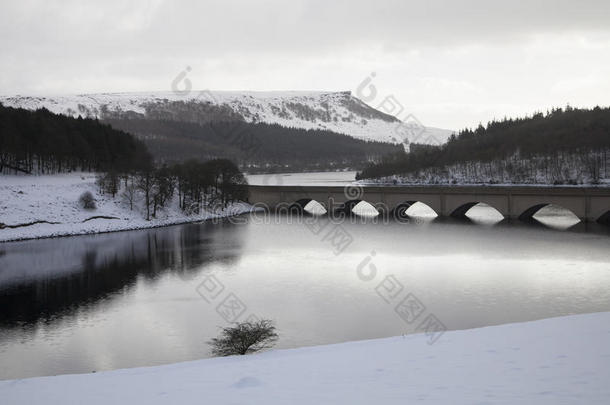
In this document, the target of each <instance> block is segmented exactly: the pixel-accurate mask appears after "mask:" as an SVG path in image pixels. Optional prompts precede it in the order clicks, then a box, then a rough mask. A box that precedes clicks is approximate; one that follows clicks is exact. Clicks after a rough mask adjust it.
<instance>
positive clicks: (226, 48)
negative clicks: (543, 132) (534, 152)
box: [0, 0, 610, 129]
mask: <svg viewBox="0 0 610 405" xmlns="http://www.w3.org/2000/svg"><path fill="white" fill-rule="evenodd" d="M86 3H87V4H86ZM186 66H190V67H191V68H192V70H191V72H190V73H189V78H190V79H191V81H192V83H193V87H194V88H198V89H206V88H207V89H212V90H327V91H335V90H352V91H355V90H356V89H357V87H358V85H359V84H360V83H361V82H362V81H363V80H364V79H365V78H367V77H368V76H369V75H370V74H371V72H375V74H376V76H375V78H374V79H373V81H372V85H373V86H374V87H375V88H376V89H377V97H376V98H374V99H372V100H371V101H369V103H370V104H371V105H373V106H377V105H378V104H379V103H380V102H381V101H382V100H383V98H384V97H386V96H389V95H394V96H395V97H396V100H398V101H399V102H400V103H402V104H404V106H405V108H406V111H409V112H411V113H412V114H414V115H415V116H416V117H417V118H419V120H420V121H422V122H423V123H424V124H425V125H429V126H437V127H443V128H450V129H460V128H462V127H464V126H473V125H476V124H478V123H479V122H481V121H482V122H486V121H488V120H490V119H492V118H494V117H503V116H505V115H509V116H512V115H522V114H525V113H531V112H533V111H536V110H543V111H544V110H546V109H547V108H549V107H552V106H564V105H566V104H567V103H570V104H571V105H574V106H593V105H596V104H599V105H610V79H609V78H610V1H608V0H584V1H574V0H571V1H563V0H559V1H551V0H539V1H536V0H532V1H523V2H521V1H512V2H508V1H501V2H500V1H491V0H487V1H484V0H480V1H479V0H471V1H461V2H458V1H449V0H447V1H434V0H420V1H399V0H396V1H393V0H369V1H361V0H343V1H331V0H290V1H288V0H262V1H254V0H219V1H208V0H205V1H203V0H193V1H176V0H172V1H170V0H167V1H164V0H138V1H127V0H120V1H114V0H104V1H103V2H102V1H95V2H93V1H91V2H85V1H82V0H78V1H71V0H62V1H50V0H40V1H36V0H19V1H2V3H1V4H0V94H2V95H13V94H22V95H26V94H36V95H38V94H49V95H53V94H70V93H91V92H122V91H150V90H166V91H169V90H170V83H171V81H172V80H173V79H174V77H176V75H177V74H178V73H179V72H180V71H182V70H183V69H185V67H186Z"/></svg>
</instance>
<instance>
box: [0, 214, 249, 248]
mask: <svg viewBox="0 0 610 405" xmlns="http://www.w3.org/2000/svg"><path fill="white" fill-rule="evenodd" d="M251 212H253V210H245V211H243V212H238V213H232V214H229V215H218V216H210V217H208V218H201V219H193V220H185V221H179V222H168V223H163V224H154V225H151V226H143V227H142V226H139V227H133V228H130V227H127V228H121V229H110V230H99V231H96V230H92V231H91V232H88V231H83V232H79V233H60V234H52V235H41V236H32V237H23V238H18V239H2V238H0V244H2V243H10V242H23V241H26V240H39V239H52V238H69V237H71V236H87V235H99V234H105V233H115V232H129V231H139V230H146V229H155V228H165V227H170V226H177V225H186V224H197V223H202V222H209V221H218V220H229V218H234V217H239V216H241V215H244V214H249V213H251ZM2 230H3V229H0V232H1V231H2ZM0 236H1V234H0Z"/></svg>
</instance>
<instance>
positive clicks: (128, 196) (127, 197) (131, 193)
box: [122, 176, 138, 210]
mask: <svg viewBox="0 0 610 405" xmlns="http://www.w3.org/2000/svg"><path fill="white" fill-rule="evenodd" d="M122 196H123V200H124V201H126V202H128V203H129V209H130V210H133V203H134V202H135V201H136V198H137V196H138V186H137V185H136V183H135V181H134V179H133V177H131V176H130V177H129V179H126V180H125V188H124V189H123V194H122Z"/></svg>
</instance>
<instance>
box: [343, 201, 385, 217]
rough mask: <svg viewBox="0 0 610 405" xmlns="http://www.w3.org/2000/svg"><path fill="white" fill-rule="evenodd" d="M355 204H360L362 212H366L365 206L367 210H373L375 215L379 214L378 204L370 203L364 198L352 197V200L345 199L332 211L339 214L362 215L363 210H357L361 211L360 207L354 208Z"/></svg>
mask: <svg viewBox="0 0 610 405" xmlns="http://www.w3.org/2000/svg"><path fill="white" fill-rule="evenodd" d="M363 205H364V206H363ZM356 206H360V208H363V209H364V212H366V210H367V209H366V208H369V211H370V212H371V213H373V212H375V215H377V214H379V213H380V211H381V210H380V208H379V207H378V206H376V205H374V204H371V203H369V202H368V201H366V200H362V199H353V200H347V201H345V202H344V203H342V204H340V205H339V206H338V207H337V208H336V209H335V211H334V212H335V213H337V214H339V215H362V214H363V212H358V211H362V209H360V210H359V209H357V208H356ZM354 209H355V210H354ZM365 216H366V214H365Z"/></svg>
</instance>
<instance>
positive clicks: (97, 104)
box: [0, 90, 452, 143]
mask: <svg viewBox="0 0 610 405" xmlns="http://www.w3.org/2000/svg"><path fill="white" fill-rule="evenodd" d="M0 103H2V104H3V105H5V106H10V107H21V108H26V109H32V110H33V109H39V108H43V107H44V108H47V109H48V110H50V111H52V112H54V113H57V114H66V115H71V116H74V117H76V116H79V115H81V116H83V117H97V118H101V119H103V118H111V117H116V116H121V115H123V116H125V113H129V114H137V115H139V116H142V117H154V116H155V114H159V112H160V111H162V112H163V114H169V115H171V116H174V117H178V116H179V117H180V118H178V120H183V119H185V117H188V118H187V119H188V120H193V119H194V120H197V121H204V122H205V121H209V120H213V119H214V117H218V114H222V115H221V116H222V117H224V118H227V117H229V116H228V115H227V112H230V113H231V114H232V115H231V116H230V118H237V119H240V120H244V121H247V122H265V123H275V124H279V125H282V126H286V127H295V128H305V129H311V128H317V129H327V130H330V131H333V132H337V133H341V134H346V135H350V136H353V137H355V138H359V139H366V140H375V141H384V142H390V143H401V142H403V140H404V139H405V138H408V139H409V140H410V141H411V142H413V141H417V142H419V143H438V142H444V141H445V140H446V139H447V138H448V137H449V136H450V135H451V133H452V131H449V130H444V129H438V128H432V127H424V126H423V125H421V124H419V123H417V125H421V128H416V129H415V130H411V131H410V132H409V131H407V132H409V133H408V134H405V132H404V131H403V132H401V131H400V128H399V125H400V121H399V120H398V119H397V118H395V117H393V116H391V115H387V114H384V113H383V112H381V111H378V110H376V109H374V108H372V107H370V106H368V105H366V104H365V103H363V102H362V101H360V100H359V99H358V98H356V97H354V96H352V95H351V93H350V92H290V91H287V92H222V91H214V92H211V91H207V90H206V91H192V92H189V93H188V94H186V95H181V94H178V93H177V92H156V93H102V94H81V95H74V96H57V97H29V96H10V97H8V96H5V97H0ZM207 106H212V107H216V108H214V109H209V108H207ZM203 107H206V108H203ZM205 115H208V116H207V117H206V116H205ZM164 116H167V115H164Z"/></svg>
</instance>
